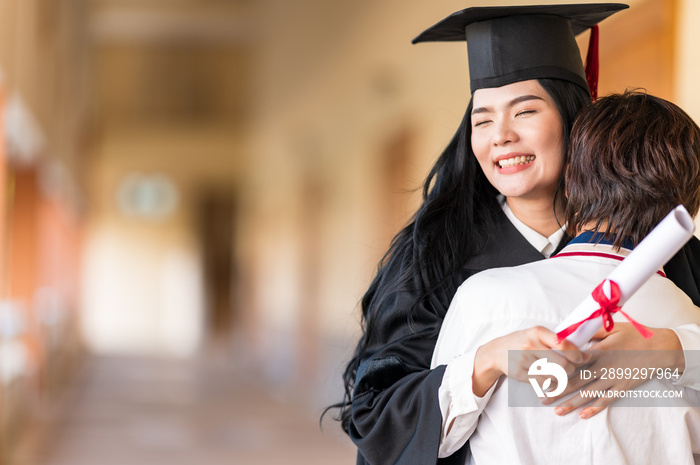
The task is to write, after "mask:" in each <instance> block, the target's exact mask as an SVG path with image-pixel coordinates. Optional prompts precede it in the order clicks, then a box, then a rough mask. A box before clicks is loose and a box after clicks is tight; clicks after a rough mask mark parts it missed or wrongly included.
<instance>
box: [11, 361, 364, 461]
mask: <svg viewBox="0 0 700 465" xmlns="http://www.w3.org/2000/svg"><path fill="white" fill-rule="evenodd" d="M41 427H42V429H41V430H34V431H33V432H32V433H33V434H32V435H31V436H27V438H26V439H25V442H24V443H23V444H22V447H21V448H19V449H18V450H16V452H15V457H14V461H13V462H12V463H17V464H36V465H93V464H100V465H121V464H130V465H151V464H169V465H191V464H208V465H227V464H249V465H258V464H259V465H266V464H272V463H285V464H290V465H296V464H299V465H301V464H304V465H314V464H318V465H322V464H327V463H334V464H348V465H349V464H352V463H354V460H355V458H354V450H353V447H352V444H351V443H350V441H349V440H348V439H347V438H343V437H339V435H338V434H334V433H333V432H330V431H326V432H325V433H324V432H322V431H321V430H320V429H319V425H318V418H316V417H312V416H311V415H310V414H309V412H307V411H305V410H304V408H303V406H301V405H294V404H289V403H285V402H284V401H282V400H280V399H276V398H273V397H271V396H270V395H268V394H265V391H264V390H260V389H259V386H255V385H254V384H250V382H249V381H247V380H245V379H243V378H242V377H241V376H240V374H239V375H237V374H235V373H232V371H231V369H230V367H229V366H228V365H227V364H226V363H225V361H223V360H219V361H218V362H217V361H216V359H215V358H211V357H209V358H204V359H202V360H200V361H198V363H194V362H192V361H191V362H183V361H174V360H164V359H130V358H124V357H99V358H95V359H91V360H89V361H88V362H87V363H86V366H85V367H84V371H83V372H82V373H81V375H80V376H79V377H78V379H77V380H76V384H75V385H74V387H72V388H71V390H70V392H68V393H67V396H66V398H65V399H64V403H62V404H61V407H60V410H57V411H53V412H52V413H51V414H49V415H45V416H44V418H43V421H42V424H41ZM326 430H328V428H326Z"/></svg>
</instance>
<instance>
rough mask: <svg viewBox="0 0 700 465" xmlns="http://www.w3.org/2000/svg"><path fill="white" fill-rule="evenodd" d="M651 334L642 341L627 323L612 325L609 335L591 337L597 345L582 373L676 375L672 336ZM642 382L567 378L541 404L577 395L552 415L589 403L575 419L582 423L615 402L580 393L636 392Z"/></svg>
mask: <svg viewBox="0 0 700 465" xmlns="http://www.w3.org/2000/svg"><path fill="white" fill-rule="evenodd" d="M652 331H653V332H654V335H653V336H652V337H651V338H649V339H644V338H643V337H642V336H641V335H640V334H639V332H638V331H637V330H636V329H635V328H634V326H632V325H631V324H630V323H615V327H614V328H613V330H612V331H610V332H607V331H605V330H604V329H601V330H600V331H598V333H596V335H595V336H594V337H593V339H594V340H598V342H597V343H595V344H594V345H593V346H591V347H590V349H589V351H590V352H588V353H590V354H591V361H590V364H589V365H588V366H587V367H586V369H587V370H590V372H592V373H598V374H600V373H602V372H603V371H604V369H605V368H608V369H610V368H622V369H627V368H629V369H635V368H637V369H642V368H648V367H654V368H673V369H675V368H678V369H679V371H682V370H683V369H684V367H685V363H684V359H683V352H682V350H681V345H680V341H679V340H678V336H676V333H675V332H674V331H672V330H670V329H664V328H660V329H653V330H652ZM620 351H628V352H620ZM642 351H644V352H642ZM647 351H653V352H651V353H650V352H647ZM644 381H646V380H645V379H631V377H627V378H625V377H614V378H613V379H593V380H584V379H582V377H580V376H574V377H571V378H569V383H568V385H567V387H566V389H565V390H564V392H563V393H562V394H561V395H560V396H558V397H556V398H549V399H545V401H544V402H543V403H544V404H550V403H552V402H555V401H556V400H557V399H560V398H562V397H564V396H566V395H569V394H570V393H572V392H576V391H579V392H578V394H576V395H575V396H574V397H572V398H571V399H568V400H567V401H566V402H563V403H562V404H560V405H559V406H557V407H556V408H555V409H554V412H555V413H556V414H557V415H566V414H567V413H569V412H571V411H573V410H574V409H577V408H579V407H582V406H584V405H586V404H588V403H591V402H592V403H591V405H590V406H588V407H586V408H584V409H582V410H581V411H580V412H579V417H580V418H583V419H586V418H590V417H592V416H594V415H596V414H597V413H599V412H601V411H602V410H604V409H605V408H606V407H608V406H609V405H610V404H611V403H613V402H614V401H615V398H614V397H599V398H593V397H592V395H588V396H583V395H582V394H581V392H586V393H590V394H592V393H593V392H594V391H598V392H601V391H627V390H631V389H634V388H636V387H637V386H639V385H640V384H642V383H643V382H644Z"/></svg>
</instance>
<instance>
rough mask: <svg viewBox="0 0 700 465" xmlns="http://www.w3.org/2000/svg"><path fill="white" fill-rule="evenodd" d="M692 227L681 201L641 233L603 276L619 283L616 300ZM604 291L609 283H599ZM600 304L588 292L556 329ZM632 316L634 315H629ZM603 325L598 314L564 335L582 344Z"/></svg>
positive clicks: (659, 263)
mask: <svg viewBox="0 0 700 465" xmlns="http://www.w3.org/2000/svg"><path fill="white" fill-rule="evenodd" d="M694 231H695V224H694V223H693V219H692V218H691V217H690V214H689V213H688V211H687V210H686V209H685V207H684V206H683V205H679V206H677V207H676V208H674V209H673V210H671V212H670V213H669V214H668V215H666V218H664V219H663V220H661V222H660V223H659V224H658V225H656V227H655V228H654V229H653V230H652V231H651V232H650V233H649V235H647V237H645V238H644V239H643V240H642V241H641V242H640V243H639V244H638V245H637V247H635V248H634V250H633V251H632V252H630V254H629V255H628V256H627V257H626V258H625V259H624V260H622V262H620V264H619V265H618V266H617V267H615V269H614V270H613V271H612V272H611V273H610V274H609V275H608V277H607V278H606V280H609V281H614V282H616V283H617V285H618V286H619V287H620V302H619V303H618V306H620V307H622V306H623V305H624V304H625V302H627V299H629V298H630V297H632V295H633V294H634V293H635V292H637V290H638V289H639V288H640V287H641V286H642V284H644V283H645V282H646V281H647V280H648V279H649V278H650V277H651V276H652V275H653V274H654V273H656V271H657V270H658V269H659V268H661V267H662V266H664V265H665V264H666V263H667V262H668V261H669V260H670V259H671V257H673V256H674V255H675V254H676V252H678V251H679V250H680V249H681V247H683V246H684V245H685V243H686V242H688V241H689V240H690V238H691V237H692V236H693V232H694ZM603 290H604V292H605V294H606V295H607V296H608V297H609V296H610V286H609V285H606V286H604V287H603ZM599 308H600V306H599V305H598V303H597V302H596V301H595V300H593V297H592V295H591V294H589V295H588V296H587V297H586V298H585V299H584V300H583V301H582V302H581V303H580V304H579V305H578V306H577V307H576V308H575V309H574V311H573V312H571V313H570V314H569V316H568V317H566V318H565V319H564V321H562V322H561V323H560V324H559V326H558V327H557V329H556V330H555V331H554V332H555V333H558V332H559V331H561V330H563V329H565V328H567V327H569V326H571V325H572V324H575V323H578V322H579V321H582V320H585V319H586V318H588V317H589V316H591V314H593V312H595V311H596V310H598V309H599ZM630 316H634V315H630ZM602 327H603V318H602V317H598V318H594V319H592V320H589V321H586V322H584V323H583V324H582V325H581V326H579V327H578V328H577V329H576V331H574V332H573V333H571V334H570V335H569V336H568V337H567V338H566V339H568V340H569V341H571V342H572V343H574V344H575V345H576V347H582V346H583V345H584V344H586V343H587V342H588V341H590V340H591V338H592V337H593V335H594V334H595V333H596V332H597V331H598V330H599V329H600V328H602Z"/></svg>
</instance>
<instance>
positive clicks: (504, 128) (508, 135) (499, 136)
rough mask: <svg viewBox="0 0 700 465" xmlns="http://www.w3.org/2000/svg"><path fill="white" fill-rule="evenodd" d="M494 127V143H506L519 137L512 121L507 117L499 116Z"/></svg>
mask: <svg viewBox="0 0 700 465" xmlns="http://www.w3.org/2000/svg"><path fill="white" fill-rule="evenodd" d="M494 129H495V131H494V133H493V144H494V145H504V144H507V143H509V142H515V141H516V140H517V139H518V133H517V132H516V131H515V129H514V128H513V125H512V123H511V121H510V120H508V119H507V118H499V120H498V121H497V122H496V125H495V128H494Z"/></svg>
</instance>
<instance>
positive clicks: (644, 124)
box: [432, 92, 700, 464]
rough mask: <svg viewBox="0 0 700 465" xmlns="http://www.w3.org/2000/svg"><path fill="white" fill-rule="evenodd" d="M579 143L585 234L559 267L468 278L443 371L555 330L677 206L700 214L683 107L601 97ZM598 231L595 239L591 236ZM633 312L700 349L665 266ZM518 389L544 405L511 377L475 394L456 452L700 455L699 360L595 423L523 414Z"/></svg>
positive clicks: (576, 169)
mask: <svg viewBox="0 0 700 465" xmlns="http://www.w3.org/2000/svg"><path fill="white" fill-rule="evenodd" d="M570 144H571V145H570V162H569V166H568V167H567V178H566V182H567V185H566V192H567V196H568V199H569V205H568V207H567V219H568V221H569V223H568V228H569V230H570V231H571V232H573V233H579V234H578V236H577V237H576V239H575V240H574V241H572V243H570V244H569V245H567V247H566V248H565V249H564V250H563V251H562V252H561V253H560V254H559V256H555V257H553V258H551V259H549V260H545V261H542V262H537V263H532V264H527V265H522V266H519V267H514V268H501V269H493V270H487V271H484V272H482V273H480V274H478V275H476V276H474V277H472V278H470V279H468V280H467V281H466V282H465V283H464V284H463V285H462V286H461V287H460V289H459V290H458V292H457V294H456V295H455V298H454V300H453V302H452V304H451V306H450V310H449V311H448V313H447V317H446V319H445V322H444V324H443V326H442V328H443V329H442V332H441V334H440V337H439V339H438V343H437V346H436V349H435V352H434V355H433V362H432V364H433V366H438V365H440V364H444V363H447V362H450V361H451V360H453V359H454V357H455V356H458V355H459V356H462V357H463V356H464V354H469V353H474V354H475V353H476V351H478V349H479V347H481V346H482V345H483V344H485V343H487V342H489V341H491V340H493V339H495V338H498V337H500V336H503V335H505V334H508V333H511V332H513V331H516V330H519V329H523V328H528V327H533V326H543V327H545V328H549V329H554V328H555V327H557V326H558V324H559V322H560V321H561V320H563V319H564V317H565V316H566V315H568V313H569V312H571V311H572V310H573V309H574V308H575V307H576V305H577V304H578V303H579V302H580V301H581V300H583V298H584V297H585V296H586V295H588V294H590V292H591V291H592V290H593V288H594V287H595V286H597V285H598V284H599V283H600V282H602V281H603V280H604V279H605V278H606V277H607V276H608V275H609V274H610V272H611V271H612V270H613V269H614V268H615V267H616V266H617V264H619V261H620V260H622V259H624V257H625V256H626V255H627V254H628V253H629V251H630V249H631V248H632V247H634V246H635V245H636V244H637V243H639V241H640V240H641V239H642V238H643V237H644V236H646V234H648V233H649V231H650V230H651V228H652V227H653V226H654V225H655V224H656V223H658V222H659V221H660V220H661V219H662V218H663V217H664V216H665V214H666V213H667V212H668V211H670V210H671V209H673V207H675V206H676V205H677V204H679V203H683V204H684V205H685V206H686V208H687V209H688V210H689V211H690V212H691V213H692V214H695V213H697V211H698V206H699V205H700V180H699V179H698V175H699V173H700V162H699V161H698V157H699V156H700V129H698V127H697V126H696V125H695V124H694V123H693V122H692V120H691V119H690V118H689V117H688V116H687V115H685V113H683V112H682V111H681V110H680V109H678V108H677V107H675V106H674V105H672V104H670V103H668V102H665V101H663V100H661V99H658V98H656V97H653V96H649V95H646V94H641V93H634V92H632V93H625V94H624V95H614V96H610V97H606V98H603V99H600V100H599V101H598V102H596V103H595V104H593V105H592V106H591V107H589V108H587V109H584V110H583V111H582V113H581V114H580V115H579V117H578V118H577V121H576V123H575V125H574V129H573V131H572V137H571V143H570ZM586 230H593V232H583V233H582V231H586ZM598 231H600V232H599V233H597V234H595V233H596V232H598ZM624 310H625V312H626V313H627V314H629V315H630V316H631V317H633V318H634V319H635V320H636V321H637V322H639V323H640V324H642V325H646V326H649V327H653V328H669V327H673V328H674V331H675V333H676V335H677V336H678V339H679V341H680V343H681V346H682V347H683V349H684V351H690V350H692V349H700V345H698V343H699V342H700V329H699V328H700V309H698V308H697V307H695V306H694V305H693V303H692V301H691V300H690V299H689V298H688V297H687V296H686V295H685V294H683V292H681V291H680V290H679V289H678V288H677V287H676V286H675V285H674V284H673V283H672V282H671V281H670V280H668V279H666V278H665V277H663V272H662V271H660V273H659V274H657V275H655V276H653V277H652V278H651V279H650V280H649V281H648V282H647V283H646V284H645V285H644V286H642V288H641V289H640V290H639V291H638V292H637V294H635V295H634V296H633V297H632V298H631V299H630V300H629V301H628V302H627V303H626V304H625V307H624ZM618 320H619V319H618V318H616V321H618ZM620 321H624V319H623V320H620ZM639 337H640V338H641V336H639ZM594 348H595V346H594ZM688 354H689V352H687V353H686V358H685V359H686V361H688ZM661 356H666V355H665V354H663V355H661ZM647 362H648V364H649V365H648V368H655V367H654V365H656V366H657V367H658V366H659V365H660V363H658V362H657V360H656V357H649V358H648V360H647ZM472 363H473V362H472ZM670 373H671V374H673V371H670ZM598 376H600V374H599V375H598ZM509 382H510V383H514V384H515V383H518V384H522V386H525V388H526V390H527V392H529V393H530V394H531V396H532V397H534V398H535V399H537V397H536V396H535V394H534V391H533V389H532V387H531V386H529V385H528V384H525V383H519V382H518V381H513V380H509V379H508V378H506V377H502V378H500V380H499V382H498V383H496V384H495V385H493V386H492V387H491V389H490V390H489V391H488V392H487V393H486V395H485V396H484V397H477V396H473V399H472V402H473V406H474V408H473V411H472V412H471V413H470V414H469V415H465V416H464V418H462V419H461V420H460V421H459V422H455V424H454V426H453V430H452V431H451V432H450V434H449V435H448V437H447V438H448V439H446V440H450V441H454V447H459V445H460V444H461V443H463V442H465V441H466V440H467V439H468V440H469V441H470V448H471V450H472V453H473V457H474V459H475V461H476V463H480V464H482V463H486V464H490V463H533V464H541V463H553V464H554V463H557V464H558V463H587V464H588V463H603V462H604V463H651V462H653V463H674V464H675V463H688V464H693V463H696V459H697V460H700V411H699V409H698V408H697V407H698V405H700V396H698V391H695V390H693V389H698V388H700V369H698V367H697V366H696V365H693V364H692V363H690V362H688V363H686V367H685V371H683V370H680V373H679V376H678V377H669V378H668V379H667V378H665V377H662V379H652V380H650V381H647V382H645V383H644V384H642V385H641V386H637V387H635V388H634V389H632V390H630V391H622V392H623V394H622V395H626V396H628V397H629V398H630V399H632V398H636V399H638V400H639V399H642V400H643V401H642V402H637V403H636V404H635V405H644V406H646V407H639V408H625V407H623V408H620V406H619V405H620V404H619V403H618V404H617V406H615V405H613V406H612V407H611V408H608V409H605V410H603V411H602V412H601V413H599V414H598V415H596V416H594V417H591V418H589V419H587V420H583V419H582V418H579V416H578V415H564V416H556V415H555V414H554V412H553V411H552V407H518V405H526V404H524V403H518V402H520V401H523V402H524V400H523V399H519V398H518V396H517V395H515V396H514V394H513V390H512V389H511V390H509V389H508V387H509V386H508V383H509ZM680 386H687V387H680ZM511 388H512V386H511ZM509 391H510V394H511V398H510V399H509ZM518 392H525V391H520V390H518ZM635 392H636V394H635ZM652 392H653V393H661V394H650V393H652ZM670 392H674V393H676V394H668V393H670ZM663 393H666V394H663ZM670 395H675V396H680V397H676V398H675V399H673V400H674V402H675V403H673V405H674V406H673V407H651V406H650V405H652V403H650V402H651V401H653V400H654V396H661V397H663V396H670ZM635 396H637V397H635ZM644 399H646V400H644ZM509 400H510V405H509ZM530 405H531V404H530ZM660 405H668V403H666V404H664V402H661V403H660ZM477 424H478V426H477Z"/></svg>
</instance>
